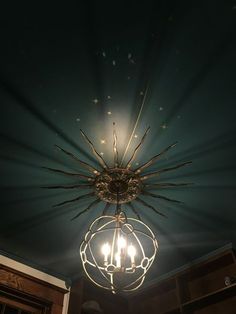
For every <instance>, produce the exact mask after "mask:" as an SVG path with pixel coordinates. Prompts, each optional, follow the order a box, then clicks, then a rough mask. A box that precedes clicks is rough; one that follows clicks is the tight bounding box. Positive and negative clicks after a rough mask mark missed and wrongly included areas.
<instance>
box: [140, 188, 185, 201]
mask: <svg viewBox="0 0 236 314" xmlns="http://www.w3.org/2000/svg"><path fill="white" fill-rule="evenodd" d="M141 193H142V194H144V195H149V196H151V197H154V198H160V199H162V200H165V201H169V202H174V203H179V204H183V202H181V201H178V200H174V199H172V198H168V197H165V196H162V195H159V194H153V193H150V192H147V191H142V192H141Z"/></svg>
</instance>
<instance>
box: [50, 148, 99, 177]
mask: <svg viewBox="0 0 236 314" xmlns="http://www.w3.org/2000/svg"><path fill="white" fill-rule="evenodd" d="M55 147H56V148H57V149H59V150H61V151H62V152H63V153H64V154H66V155H68V156H70V157H71V158H73V159H74V160H76V161H77V162H79V163H80V164H81V165H82V166H83V167H84V168H86V169H88V170H89V171H90V172H92V173H94V174H96V175H99V174H100V172H99V171H98V170H97V169H95V168H94V167H93V166H91V165H89V164H88V163H86V162H85V161H83V160H80V159H79V158H78V157H76V156H75V155H74V154H72V153H70V152H68V151H67V150H65V149H64V148H62V147H60V146H58V145H55Z"/></svg>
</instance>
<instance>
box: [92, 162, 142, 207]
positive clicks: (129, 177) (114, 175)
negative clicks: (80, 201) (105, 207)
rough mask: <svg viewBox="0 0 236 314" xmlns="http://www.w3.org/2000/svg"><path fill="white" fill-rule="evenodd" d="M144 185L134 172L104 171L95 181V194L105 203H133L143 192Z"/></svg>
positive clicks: (122, 170) (125, 170) (121, 170)
mask: <svg viewBox="0 0 236 314" xmlns="http://www.w3.org/2000/svg"><path fill="white" fill-rule="evenodd" d="M141 190H142V183H141V180H140V178H139V176H138V175H136V174H135V173H134V172H133V171H131V170H128V169H123V168H113V169H108V170H105V171H103V172H102V173H101V174H100V175H99V176H97V177H96V179H95V193H96V195H97V196H98V197H99V198H100V199H101V200H103V201H104V202H108V203H113V204H116V203H117V202H118V199H117V192H118V198H119V203H120V204H123V203H128V202H131V201H133V200H134V199H135V198H136V197H137V196H138V195H139V194H140V192H141Z"/></svg>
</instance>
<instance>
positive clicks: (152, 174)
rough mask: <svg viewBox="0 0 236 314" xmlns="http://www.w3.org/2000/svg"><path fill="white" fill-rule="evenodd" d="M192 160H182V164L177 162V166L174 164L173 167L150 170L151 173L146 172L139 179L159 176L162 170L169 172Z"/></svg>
mask: <svg viewBox="0 0 236 314" xmlns="http://www.w3.org/2000/svg"><path fill="white" fill-rule="evenodd" d="M191 163H192V161H186V162H183V163H182V164H179V165H177V166H174V167H170V168H165V169H160V170H158V171H155V172H152V173H148V174H146V175H143V176H141V177H140V179H141V180H147V179H150V178H152V177H155V176H159V175H160V174H161V173H163V172H169V171H172V170H175V169H178V168H181V167H184V166H186V165H188V164H191Z"/></svg>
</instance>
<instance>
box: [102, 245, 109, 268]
mask: <svg viewBox="0 0 236 314" xmlns="http://www.w3.org/2000/svg"><path fill="white" fill-rule="evenodd" d="M110 253H111V247H110V245H109V244H108V243H107V242H106V243H104V244H103V246H102V254H103V255H104V264H105V263H107V258H108V256H109V254H110Z"/></svg>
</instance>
